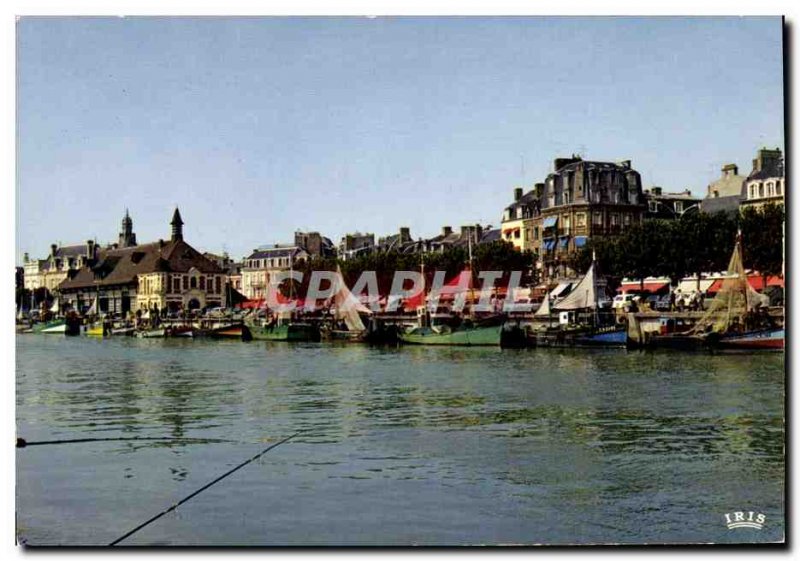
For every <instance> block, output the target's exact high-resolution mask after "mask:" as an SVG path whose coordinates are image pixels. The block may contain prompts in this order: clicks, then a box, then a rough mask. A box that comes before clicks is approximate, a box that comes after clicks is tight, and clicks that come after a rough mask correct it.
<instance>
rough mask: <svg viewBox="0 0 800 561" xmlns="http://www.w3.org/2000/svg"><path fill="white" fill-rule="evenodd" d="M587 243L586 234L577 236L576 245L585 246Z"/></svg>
mask: <svg viewBox="0 0 800 561" xmlns="http://www.w3.org/2000/svg"><path fill="white" fill-rule="evenodd" d="M585 245H586V236H575V247H583V246H585Z"/></svg>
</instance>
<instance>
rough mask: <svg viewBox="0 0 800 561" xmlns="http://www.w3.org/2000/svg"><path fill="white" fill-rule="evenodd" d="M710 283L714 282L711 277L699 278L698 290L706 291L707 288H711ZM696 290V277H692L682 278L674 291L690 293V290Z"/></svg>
mask: <svg viewBox="0 0 800 561" xmlns="http://www.w3.org/2000/svg"><path fill="white" fill-rule="evenodd" d="M712 284H714V281H713V280H712V279H702V278H701V279H700V292H706V291H707V290H708V289H709V288H711V285H712ZM696 290H697V279H696V278H694V279H692V278H689V279H683V280H682V281H681V282H680V284H679V285H678V288H677V289H676V292H682V293H684V294H691V293H692V292H695V291H696Z"/></svg>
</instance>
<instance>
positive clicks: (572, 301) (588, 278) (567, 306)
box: [553, 262, 597, 311]
mask: <svg viewBox="0 0 800 561" xmlns="http://www.w3.org/2000/svg"><path fill="white" fill-rule="evenodd" d="M595 307H597V283H596V275H595V272H594V262H593V263H592V265H591V266H590V267H589V270H588V271H586V274H585V275H584V277H583V278H582V279H581V281H580V282H579V283H578V284H577V285H576V286H575V287H573V289H572V291H571V292H570V293H569V294H568V295H567V296H566V297H565V298H564V299H563V300H561V301H560V302H558V303H557V304H556V305H555V306H553V309H554V310H559V311H560V310H584V309H587V308H595Z"/></svg>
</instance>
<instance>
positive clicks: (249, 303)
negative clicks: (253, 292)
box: [239, 298, 264, 310]
mask: <svg viewBox="0 0 800 561" xmlns="http://www.w3.org/2000/svg"><path fill="white" fill-rule="evenodd" d="M263 307H264V299H263V298H259V299H256V300H245V301H244V302H242V303H241V304H239V308H241V309H243V310H254V309H256V308H263Z"/></svg>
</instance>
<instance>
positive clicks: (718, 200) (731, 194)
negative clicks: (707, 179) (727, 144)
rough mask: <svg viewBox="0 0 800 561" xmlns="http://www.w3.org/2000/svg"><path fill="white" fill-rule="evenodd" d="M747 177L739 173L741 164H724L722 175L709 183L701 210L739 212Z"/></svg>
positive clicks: (710, 212)
mask: <svg viewBox="0 0 800 561" xmlns="http://www.w3.org/2000/svg"><path fill="white" fill-rule="evenodd" d="M745 179H746V178H745V177H744V176H743V175H739V166H737V165H736V164H725V165H724V166H722V175H721V176H720V178H719V179H717V180H716V181H712V182H711V183H710V184H709V185H708V192H707V193H706V196H705V198H704V199H703V200H702V201H701V202H700V210H702V211H703V212H705V213H708V214H713V213H715V212H737V211H738V209H739V203H740V202H741V200H742V189H743V185H744V182H745Z"/></svg>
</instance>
